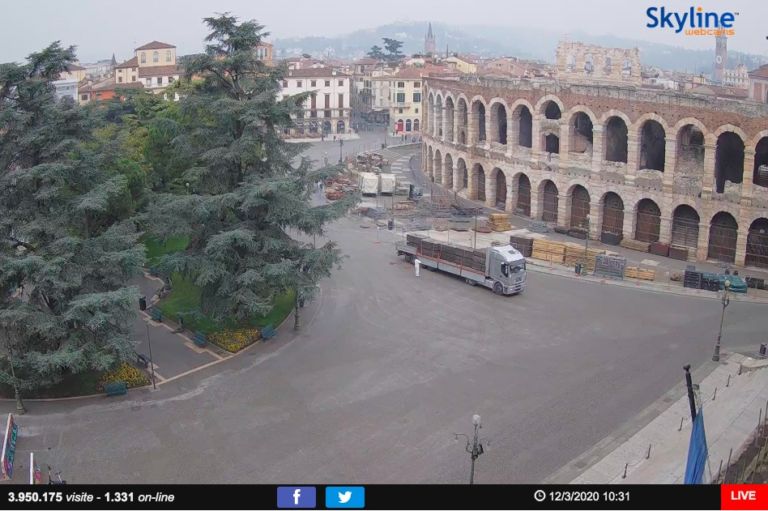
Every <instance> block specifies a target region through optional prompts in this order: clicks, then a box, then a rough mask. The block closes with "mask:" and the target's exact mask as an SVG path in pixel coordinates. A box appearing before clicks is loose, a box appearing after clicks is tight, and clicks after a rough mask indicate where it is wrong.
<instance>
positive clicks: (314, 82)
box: [309, 80, 317, 87]
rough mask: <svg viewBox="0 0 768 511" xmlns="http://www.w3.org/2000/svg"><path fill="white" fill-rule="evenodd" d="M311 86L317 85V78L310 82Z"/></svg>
mask: <svg viewBox="0 0 768 511" xmlns="http://www.w3.org/2000/svg"><path fill="white" fill-rule="evenodd" d="M309 86H310V87H317V80H312V81H311V82H309Z"/></svg>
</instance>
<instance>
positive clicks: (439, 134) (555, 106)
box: [422, 48, 768, 266]
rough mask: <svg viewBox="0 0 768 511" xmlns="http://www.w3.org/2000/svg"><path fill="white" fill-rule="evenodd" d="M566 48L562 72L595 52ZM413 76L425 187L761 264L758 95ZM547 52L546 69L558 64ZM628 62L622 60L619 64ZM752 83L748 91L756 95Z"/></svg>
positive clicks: (597, 233) (762, 137)
mask: <svg viewBox="0 0 768 511" xmlns="http://www.w3.org/2000/svg"><path fill="white" fill-rule="evenodd" d="M582 50H584V51H582V52H580V53H578V52H574V61H573V66H574V68H573V69H572V70H571V71H573V72H575V71H576V67H579V66H581V67H582V68H583V67H585V66H586V63H587V62H589V61H588V60H586V58H585V57H586V55H587V54H588V53H591V54H592V55H593V60H592V64H593V66H595V67H594V69H593V72H594V73H598V72H599V71H598V70H599V65H603V66H604V65H605V61H604V60H603V61H602V62H600V61H599V60H594V53H592V52H590V50H589V49H587V48H582ZM615 56H616V57H617V58H618V61H615V64H614V63H613V62H612V65H616V66H617V67H618V68H619V69H620V70H622V71H623V70H626V71H629V72H628V73H624V72H620V73H619V74H615V72H614V71H613V70H611V72H610V73H608V74H609V75H610V76H611V77H614V78H615V79H616V82H618V83H616V84H610V83H600V84H588V83H584V82H583V81H579V82H577V83H574V82H567V81H560V80H558V81H554V80H525V79H506V80H505V79H490V78H485V79H483V78H479V79H478V78H476V77H475V78H462V79H460V80H455V79H454V80H446V79H442V78H435V77H429V78H425V85H424V102H425V103H424V107H425V108H424V109H423V111H424V116H423V120H422V132H423V139H422V140H423V161H424V162H425V164H424V168H425V170H426V172H427V173H428V175H430V176H431V177H432V178H433V179H434V182H435V183H439V184H441V185H442V186H444V187H446V188H448V189H452V190H455V191H456V192H457V193H459V194H460V195H463V196H467V197H469V198H471V199H475V200H480V201H483V202H485V204H486V205H487V206H490V207H498V208H502V209H504V210H506V211H510V212H516V213H518V214H521V215H524V216H529V217H531V218H535V219H539V220H544V221H546V222H550V223H551V224H553V225H557V226H561V227H564V228H569V229H582V230H583V231H588V233H589V236H590V237H591V238H593V239H602V240H603V241H604V242H606V243H614V244H615V243H618V242H620V241H621V240H622V239H630V240H638V241H642V242H654V241H661V242H663V243H669V244H672V245H675V246H678V247H681V248H687V249H688V254H689V259H691V260H706V259H714V260H719V261H725V262H728V263H735V264H737V265H744V264H747V265H758V266H768V234H767V233H768V105H766V104H764V103H759V102H756V101H749V100H746V99H745V100H736V99H730V98H720V97H716V96H715V97H712V96H709V97H707V96H702V95H697V94H692V93H689V92H677V91H668V90H659V89H647V88H643V87H639V86H628V85H623V84H620V82H622V81H623V80H625V79H628V81H630V80H632V78H633V77H634V74H635V73H637V75H638V76H639V62H638V61H637V60H635V59H634V56H633V54H632V53H629V54H627V55H623V54H622V55H619V54H615ZM566 59H567V53H564V54H563V56H562V57H561V55H560V53H558V67H559V66H560V65H564V66H567V65H568V60H566ZM624 61H626V62H624ZM763 94H764V93H763V92H762V90H761V91H759V92H758V93H757V94H755V97H756V98H757V99H759V100H760V101H764V95H763Z"/></svg>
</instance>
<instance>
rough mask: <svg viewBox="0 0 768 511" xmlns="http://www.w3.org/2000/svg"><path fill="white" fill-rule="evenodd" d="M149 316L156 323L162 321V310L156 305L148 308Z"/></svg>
mask: <svg viewBox="0 0 768 511" xmlns="http://www.w3.org/2000/svg"><path fill="white" fill-rule="evenodd" d="M149 317H150V318H152V321H157V322H158V323H162V322H163V311H161V310H160V309H158V308H156V307H152V308H151V309H149Z"/></svg>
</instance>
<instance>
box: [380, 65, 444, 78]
mask: <svg viewBox="0 0 768 511" xmlns="http://www.w3.org/2000/svg"><path fill="white" fill-rule="evenodd" d="M439 73H453V71H452V70H450V69H448V68H447V67H443V66H434V65H426V66H423V67H404V68H403V69H401V70H399V71H398V72H397V73H395V74H394V75H392V76H393V77H395V78H405V79H411V80H415V79H417V78H422V77H424V76H429V75H434V74H439Z"/></svg>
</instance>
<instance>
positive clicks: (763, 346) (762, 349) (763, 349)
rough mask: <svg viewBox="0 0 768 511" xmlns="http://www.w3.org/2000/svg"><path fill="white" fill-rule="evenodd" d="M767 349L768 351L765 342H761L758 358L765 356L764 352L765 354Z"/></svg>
mask: <svg viewBox="0 0 768 511" xmlns="http://www.w3.org/2000/svg"><path fill="white" fill-rule="evenodd" d="M767 351H768V346H766V344H765V343H762V344H761V345H760V358H765V357H766V354H767V353H766V352H767Z"/></svg>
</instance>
